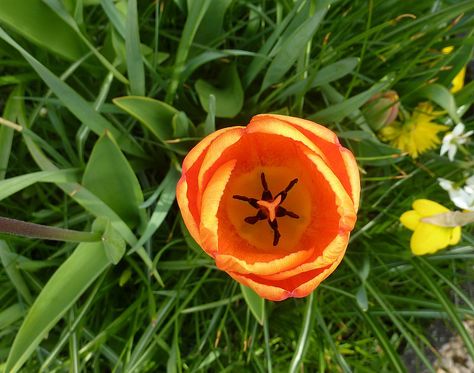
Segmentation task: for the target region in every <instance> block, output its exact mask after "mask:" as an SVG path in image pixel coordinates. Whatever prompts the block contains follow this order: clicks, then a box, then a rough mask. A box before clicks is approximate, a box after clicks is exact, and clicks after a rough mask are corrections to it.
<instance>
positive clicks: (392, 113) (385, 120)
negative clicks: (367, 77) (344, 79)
mask: <svg viewBox="0 0 474 373" xmlns="http://www.w3.org/2000/svg"><path fill="white" fill-rule="evenodd" d="M399 106H400V104H399V100H398V94H397V92H395V91H387V92H384V93H377V94H375V95H374V96H372V97H371V98H370V100H369V101H367V103H366V104H365V105H364V107H363V108H362V113H363V114H364V117H365V119H366V121H367V123H368V124H369V126H370V127H371V128H372V129H373V130H374V131H378V130H380V129H381V128H382V127H384V126H386V125H389V124H390V123H392V122H393V121H394V120H395V119H396V118H397V115H398V108H399Z"/></svg>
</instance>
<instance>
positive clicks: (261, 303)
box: [240, 284, 265, 325]
mask: <svg viewBox="0 0 474 373" xmlns="http://www.w3.org/2000/svg"><path fill="white" fill-rule="evenodd" d="M240 289H241V291H242V295H243V296H244V299H245V302H246V303H247V306H248V308H249V309H250V312H251V313H252V315H253V316H254V317H255V319H256V320H257V321H258V323H259V324H260V325H263V319H264V317H265V299H263V298H262V297H260V296H259V295H258V294H257V293H255V292H254V291H253V290H252V289H250V288H249V287H247V286H244V285H242V284H240Z"/></svg>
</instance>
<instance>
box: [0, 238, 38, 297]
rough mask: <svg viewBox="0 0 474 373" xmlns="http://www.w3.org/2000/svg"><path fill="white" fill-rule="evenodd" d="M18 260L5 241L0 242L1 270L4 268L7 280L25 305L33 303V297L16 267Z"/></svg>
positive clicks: (17, 256)
mask: <svg viewBox="0 0 474 373" xmlns="http://www.w3.org/2000/svg"><path fill="white" fill-rule="evenodd" d="M19 258H20V256H19V255H18V254H16V253H14V252H12V251H11V249H10V247H9V246H8V244H7V243H6V242H5V241H3V240H0V261H1V262H2V265H3V268H5V272H6V274H7V276H8V278H9V279H10V281H11V283H12V285H13V286H14V287H15V289H16V290H17V291H18V293H20V294H21V296H22V297H23V299H25V301H26V303H28V304H30V303H32V302H33V297H32V296H31V293H30V289H29V288H28V286H27V285H26V283H25V280H23V276H22V275H21V273H20V271H19V269H18V267H17V264H18V260H19Z"/></svg>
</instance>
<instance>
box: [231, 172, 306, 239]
mask: <svg viewBox="0 0 474 373" xmlns="http://www.w3.org/2000/svg"><path fill="white" fill-rule="evenodd" d="M260 180H261V182H262V187H263V192H262V197H261V198H260V199H256V198H251V197H246V196H241V195H238V194H235V195H234V196H233V198H234V199H238V200H240V201H244V202H248V203H249V204H250V206H252V207H253V208H255V209H257V210H258V211H257V214H256V215H254V216H248V217H246V218H245V219H244V221H245V222H246V223H248V224H255V223H257V222H258V221H260V220H267V221H268V224H269V225H270V228H271V229H272V230H273V246H276V245H278V242H279V241H280V237H281V234H280V232H279V230H278V222H277V219H276V218H281V217H283V216H289V217H290V218H293V219H298V218H299V216H298V215H297V214H295V213H294V212H292V211H289V210H287V209H285V208H284V207H283V206H281V204H282V203H283V201H284V200H285V199H286V197H287V195H288V192H289V191H290V190H291V188H293V187H294V186H295V184H296V183H297V182H298V179H293V180H291V181H290V183H289V184H288V186H287V187H286V188H285V189H283V190H282V191H281V192H280V193H278V194H277V195H276V196H275V198H273V194H272V192H270V190H269V189H268V184H267V180H266V179H265V173H263V172H262V173H261V174H260Z"/></svg>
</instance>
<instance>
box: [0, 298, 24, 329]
mask: <svg viewBox="0 0 474 373" xmlns="http://www.w3.org/2000/svg"><path fill="white" fill-rule="evenodd" d="M24 314H25V307H24V306H23V305H21V304H20V303H15V304H13V305H11V306H10V307H7V308H5V309H4V310H2V311H0V330H2V329H5V328H6V327H8V326H10V325H11V324H13V323H14V322H16V321H17V320H19V319H21V318H22V317H23V316H24Z"/></svg>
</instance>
